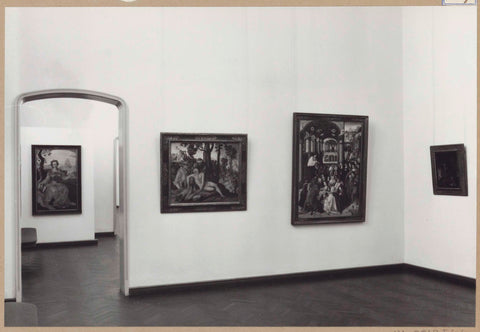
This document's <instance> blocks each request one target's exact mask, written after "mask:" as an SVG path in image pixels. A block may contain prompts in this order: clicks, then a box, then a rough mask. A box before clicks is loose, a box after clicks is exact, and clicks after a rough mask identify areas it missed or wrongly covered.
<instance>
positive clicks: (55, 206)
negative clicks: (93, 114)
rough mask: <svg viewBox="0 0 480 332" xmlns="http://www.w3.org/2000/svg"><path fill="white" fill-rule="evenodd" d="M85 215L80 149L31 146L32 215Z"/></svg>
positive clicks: (73, 147)
mask: <svg viewBox="0 0 480 332" xmlns="http://www.w3.org/2000/svg"><path fill="white" fill-rule="evenodd" d="M67 213H72V214H73V213H82V191H81V146H78V145H56V146H53V145H32V214H33V215H52V214H67Z"/></svg>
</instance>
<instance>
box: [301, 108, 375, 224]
mask: <svg viewBox="0 0 480 332" xmlns="http://www.w3.org/2000/svg"><path fill="white" fill-rule="evenodd" d="M366 119H367V118H366V117H354V116H324V115H315V114H305V115H299V114H297V115H296V116H295V118H294V136H295V137H294V141H295V143H294V144H295V146H294V166H293V167H294V172H293V173H294V179H293V187H294V192H293V195H292V196H293V197H292V200H293V202H292V205H293V209H292V210H293V216H292V222H293V223H294V224H295V223H299V224H308V223H327V222H351V221H363V220H364V216H365V181H366V153H367V148H366V140H367V120H366Z"/></svg>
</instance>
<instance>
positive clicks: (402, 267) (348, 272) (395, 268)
mask: <svg viewBox="0 0 480 332" xmlns="http://www.w3.org/2000/svg"><path fill="white" fill-rule="evenodd" d="M398 272H412V273H421V274H424V275H428V276H430V277H434V278H437V279H443V280H446V281H450V282H454V283H457V284H461V285H464V286H468V287H473V288H475V287H476V281H475V279H472V278H468V277H464V276H460V275H456V274H451V273H446V272H441V271H437V270H432V269H427V268H423V267H419V266H415V265H411V264H402V263H401V264H389V265H376V266H367V267H358V268H349V269H338V270H327V271H313V272H300V273H290V274H279V275H272V276H260V277H248V278H237V279H226V280H216V281H201V282H192V283H184V284H174V285H162V286H147V287H132V288H130V289H129V294H130V296H138V295H146V294H152V293H161V292H169V291H182V290H196V289H206V288H213V287H220V286H223V287H228V286H239V285H245V284H256V283H272V282H282V281H292V280H296V279H297V280H298V279H302V280H309V279H310V280H314V279H315V280H317V279H326V280H328V279H332V278H349V277H355V276H360V275H368V274H379V273H398Z"/></svg>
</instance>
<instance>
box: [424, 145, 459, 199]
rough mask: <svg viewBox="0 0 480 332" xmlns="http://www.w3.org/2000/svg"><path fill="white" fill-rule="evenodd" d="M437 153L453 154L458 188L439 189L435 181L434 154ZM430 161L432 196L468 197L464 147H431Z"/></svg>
mask: <svg viewBox="0 0 480 332" xmlns="http://www.w3.org/2000/svg"><path fill="white" fill-rule="evenodd" d="M438 152H455V153H456V156H457V167H458V171H459V182H460V187H459V188H446V187H440V186H439V185H438V181H437V167H436V158H435V157H436V154H437V153H438ZM430 161H431V165H432V185H433V194H434V195H452V196H468V178H467V158H466V151H465V145H463V144H450V145H432V146H430Z"/></svg>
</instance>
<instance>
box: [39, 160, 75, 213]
mask: <svg viewBox="0 0 480 332" xmlns="http://www.w3.org/2000/svg"><path fill="white" fill-rule="evenodd" d="M50 166H51V169H50V170H48V172H47V175H46V177H45V178H44V179H43V180H42V181H40V182H39V183H38V190H37V202H38V204H40V206H42V207H44V208H47V209H49V210H55V209H62V208H63V209H64V208H68V207H71V206H75V205H76V204H75V203H73V202H71V201H70V199H69V198H68V187H67V186H66V185H65V184H64V183H63V181H65V180H68V179H70V178H71V176H70V175H68V174H67V172H66V171H63V170H61V169H60V168H59V167H58V166H59V164H58V161H57V160H52V161H51V162H50Z"/></svg>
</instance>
